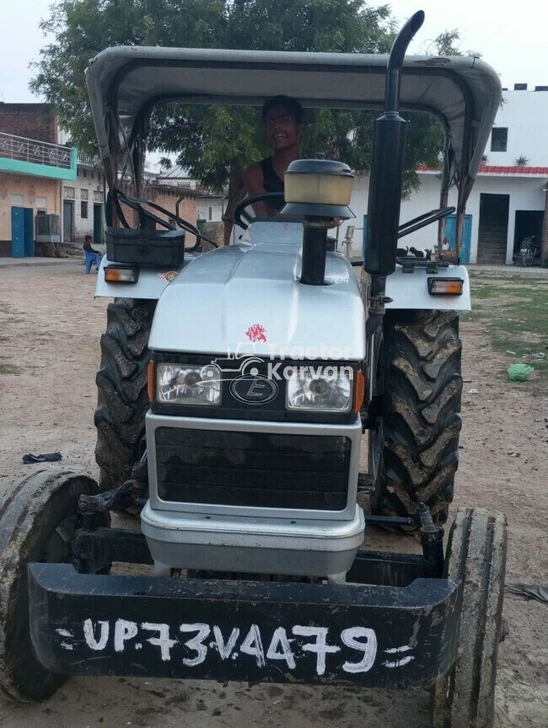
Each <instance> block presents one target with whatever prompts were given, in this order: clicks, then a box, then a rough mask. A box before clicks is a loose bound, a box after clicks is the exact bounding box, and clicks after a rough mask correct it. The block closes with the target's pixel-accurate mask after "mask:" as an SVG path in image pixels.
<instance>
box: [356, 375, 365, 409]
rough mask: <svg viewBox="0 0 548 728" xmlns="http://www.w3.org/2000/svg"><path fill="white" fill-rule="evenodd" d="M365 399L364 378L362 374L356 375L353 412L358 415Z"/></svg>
mask: <svg viewBox="0 0 548 728" xmlns="http://www.w3.org/2000/svg"><path fill="white" fill-rule="evenodd" d="M364 397H365V376H364V373H363V372H357V374H356V388H355V390H354V412H355V413H356V414H359V412H360V410H361V408H362V406H363V400H364Z"/></svg>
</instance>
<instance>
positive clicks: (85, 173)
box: [82, 169, 88, 177]
mask: <svg viewBox="0 0 548 728" xmlns="http://www.w3.org/2000/svg"><path fill="white" fill-rule="evenodd" d="M82 174H83V176H84V177H87V176H88V173H87V170H85V169H83V170H82Z"/></svg>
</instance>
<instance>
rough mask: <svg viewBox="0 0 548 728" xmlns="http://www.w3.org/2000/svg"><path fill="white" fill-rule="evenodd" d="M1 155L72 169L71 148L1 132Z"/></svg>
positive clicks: (22, 160) (21, 160)
mask: <svg viewBox="0 0 548 728" xmlns="http://www.w3.org/2000/svg"><path fill="white" fill-rule="evenodd" d="M0 157H8V158H9V159H17V160H19V161H20V162H32V163H33V164H47V165H49V166H51V167H61V168H62V169H70V157H71V148H70V147H62V146H61V145H60V144H49V143H48V142H39V141H36V140H35V139H26V138H25V137H19V136H14V135H13V134H5V133H4V132H0Z"/></svg>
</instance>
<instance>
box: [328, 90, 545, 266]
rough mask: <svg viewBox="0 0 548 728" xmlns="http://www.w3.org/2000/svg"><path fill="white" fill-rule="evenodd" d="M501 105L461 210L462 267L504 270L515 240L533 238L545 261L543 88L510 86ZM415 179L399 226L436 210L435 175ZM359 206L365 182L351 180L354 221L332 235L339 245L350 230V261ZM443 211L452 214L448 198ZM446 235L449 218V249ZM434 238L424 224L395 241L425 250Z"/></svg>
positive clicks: (434, 231) (358, 233)
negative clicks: (479, 265) (541, 246)
mask: <svg viewBox="0 0 548 728" xmlns="http://www.w3.org/2000/svg"><path fill="white" fill-rule="evenodd" d="M503 99H504V102H503V105H502V106H501V109H500V111H499V113H498V115H497V118H496V120H495V125H494V126H493V130H492V132H491V135H490V138H489V140H488V142H487V146H486V149H485V153H484V164H483V165H482V166H481V167H480V170H479V174H478V177H477V180H476V183H475V185H474V188H473V190H472V193H471V195H470V197H469V199H468V202H467V209H466V218H465V226H464V237H463V250H462V251H461V256H462V260H463V262H467V263H483V264H485V263H488V264H505V263H506V264H512V263H513V260H514V255H515V253H516V252H517V251H518V250H519V245H520V242H521V241H522V240H523V238H525V237H527V236H530V235H535V236H537V240H538V241H539V243H540V242H541V241H542V240H544V248H545V251H546V259H547V261H548V215H547V214H546V212H545V210H547V209H548V207H547V200H548V135H547V134H546V119H547V118H548V86H537V87H535V89H534V90H528V89H527V85H526V84H516V85H515V87H514V89H513V90H511V91H510V90H508V89H505V90H504V91H503ZM417 171H418V175H419V181H420V188H419V189H418V190H417V191H415V192H413V193H412V194H411V195H410V196H409V198H408V199H405V200H403V202H402V208H401V222H402V223H403V222H406V221H408V220H412V219H413V218H415V217H417V216H418V215H421V214H422V213H424V212H428V211H429V210H434V209H436V208H438V207H439V190H440V181H441V176H440V173H439V171H438V170H430V169H424V168H422V169H419V170H417ZM367 204H368V178H367V177H365V178H358V179H357V180H356V182H355V186H354V194H353V198H352V204H351V209H352V211H353V212H354V214H355V215H356V218H355V219H354V220H350V221H348V223H346V224H345V225H343V226H342V228H341V230H340V231H339V236H340V237H343V238H344V237H346V231H347V229H348V227H349V226H351V227H352V226H353V227H354V234H353V244H352V246H351V249H350V253H351V254H352V255H356V256H357V255H361V251H362V249H363V241H364V236H365V232H366V229H367ZM449 205H451V206H453V205H455V206H456V194H455V192H454V191H453V194H450V196H449ZM543 226H544V227H543ZM454 231H455V216H454V215H452V216H450V217H449V218H447V223H446V236H447V237H448V238H449V240H450V241H451V242H452V243H453V245H454ZM543 231H544V232H543ZM437 235H438V226H437V224H432V225H430V226H428V227H426V228H423V229H422V230H420V231H418V232H416V233H413V234H412V235H409V236H407V237H405V238H404V239H402V245H405V246H409V247H412V246H414V247H416V248H433V247H434V246H436V245H437ZM543 236H544V237H543Z"/></svg>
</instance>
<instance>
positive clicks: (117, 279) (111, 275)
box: [105, 265, 139, 283]
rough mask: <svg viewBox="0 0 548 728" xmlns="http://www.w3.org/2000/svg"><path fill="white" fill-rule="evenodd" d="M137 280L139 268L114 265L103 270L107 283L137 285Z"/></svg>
mask: <svg viewBox="0 0 548 728" xmlns="http://www.w3.org/2000/svg"><path fill="white" fill-rule="evenodd" d="M138 280H139V268H134V267H132V266H114V265H109V266H107V267H106V268H105V281H107V283H137V281H138Z"/></svg>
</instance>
